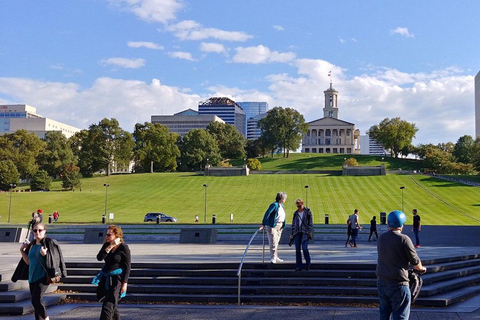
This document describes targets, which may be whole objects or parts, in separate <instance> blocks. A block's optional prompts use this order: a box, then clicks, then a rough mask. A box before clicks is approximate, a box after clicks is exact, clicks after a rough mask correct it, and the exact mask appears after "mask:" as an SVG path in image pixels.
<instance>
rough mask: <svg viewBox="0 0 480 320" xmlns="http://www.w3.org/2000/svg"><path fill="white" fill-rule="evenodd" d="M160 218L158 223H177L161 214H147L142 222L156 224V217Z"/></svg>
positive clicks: (175, 219)
mask: <svg viewBox="0 0 480 320" xmlns="http://www.w3.org/2000/svg"><path fill="white" fill-rule="evenodd" d="M158 216H160V222H177V221H178V220H177V218H174V217H170V216H167V215H166V214H165V213H161V212H149V213H147V214H146V215H145V218H143V222H156V221H157V217H158Z"/></svg>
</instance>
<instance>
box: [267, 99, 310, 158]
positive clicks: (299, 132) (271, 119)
mask: <svg viewBox="0 0 480 320" xmlns="http://www.w3.org/2000/svg"><path fill="white" fill-rule="evenodd" d="M258 125H259V127H260V128H261V129H262V136H261V137H262V140H263V142H264V143H265V145H266V146H269V148H270V149H271V151H272V156H273V152H274V151H275V150H276V149H277V148H278V147H280V148H281V149H282V151H283V156H284V157H288V156H289V154H290V150H296V149H298V148H299V147H300V142H301V141H302V137H303V135H304V134H305V133H306V132H307V131H308V124H306V123H305V119H304V118H303V115H301V114H300V113H299V112H298V111H296V110H295V109H292V108H282V107H275V108H273V109H272V110H269V111H268V113H267V116H266V117H265V118H263V119H260V120H259V121H258Z"/></svg>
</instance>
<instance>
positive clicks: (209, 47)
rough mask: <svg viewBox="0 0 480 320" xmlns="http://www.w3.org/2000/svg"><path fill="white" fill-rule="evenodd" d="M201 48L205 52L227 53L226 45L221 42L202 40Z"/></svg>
mask: <svg viewBox="0 0 480 320" xmlns="http://www.w3.org/2000/svg"><path fill="white" fill-rule="evenodd" d="M200 50H201V51H203V52H215V53H226V52H227V50H226V49H225V46H224V45H223V44H221V43H213V42H209V43H207V42H202V44H201V45H200Z"/></svg>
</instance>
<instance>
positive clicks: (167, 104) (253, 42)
mask: <svg viewBox="0 0 480 320" xmlns="http://www.w3.org/2000/svg"><path fill="white" fill-rule="evenodd" d="M479 16H480V1H476V0H466V1H461V2H454V1H444V0H435V1H433V0H432V1H408V0H407V1H380V0H378V1H373V0H372V1H354V0H351V1H342V0H339V1H323V0H316V1H315V0H309V1H307V0H298V1H287V0H275V1H274V0H262V1H258V0H255V1H252V0H242V1H225V0H204V1H198V0H197V1H193V0H68V1H65V0H61V1H59V0H51V1H36V2H31V1H2V3H1V4H0V104H11V103H26V104H29V105H32V106H35V107H37V111H38V113H39V114H41V115H43V116H45V117H49V118H52V119H55V120H58V121H62V122H65V123H68V124H71V125H74V126H77V127H79V128H87V127H88V126H89V125H90V124H92V123H97V122H98V121H100V120H101V119H102V118H104V117H107V118H116V119H118V120H119V121H120V125H121V126H122V127H123V128H124V129H125V130H128V131H133V128H134V125H135V123H137V122H141V123H143V122H146V121H150V116H151V115H157V114H173V113H175V112H178V111H181V110H184V109H187V108H193V109H196V108H197V106H198V102H199V101H202V100H205V99H208V98H209V97H212V96H228V97H230V98H232V99H234V100H236V101H267V102H268V103H269V105H270V107H274V106H283V107H292V108H295V109H297V110H298V111H299V112H301V113H302V114H303V115H304V117H305V119H306V120H307V121H312V120H315V119H318V118H321V117H322V116H323V113H322V108H323V103H324V96H323V91H324V90H325V89H327V88H328V86H329V81H330V78H329V77H328V72H329V71H332V80H333V87H334V88H335V89H337V90H338V91H339V102H338V103H339V114H340V119H342V120H345V121H349V122H353V123H355V124H356V126H357V128H359V129H360V130H361V132H362V134H363V133H364V132H365V131H366V130H368V128H370V126H372V125H374V124H378V123H379V122H380V121H381V120H383V119H384V118H387V117H388V118H392V117H401V118H402V119H404V120H407V121H409V122H413V123H415V124H416V126H417V127H418V129H419V131H418V133H417V136H416V139H415V140H414V144H419V143H435V144H436V143H441V142H449V141H451V142H456V141H457V139H458V138H459V137H460V136H463V135H465V134H468V135H472V136H473V135H474V86H473V77H474V76H475V75H476V73H477V72H478V71H479V70H480V61H479V60H480V59H479V57H480V41H479V39H480V19H479V18H478V17H479Z"/></svg>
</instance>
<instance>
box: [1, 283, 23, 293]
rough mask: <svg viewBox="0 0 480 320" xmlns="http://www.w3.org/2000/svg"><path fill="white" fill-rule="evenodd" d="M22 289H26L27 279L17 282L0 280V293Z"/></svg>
mask: <svg viewBox="0 0 480 320" xmlns="http://www.w3.org/2000/svg"><path fill="white" fill-rule="evenodd" d="M22 289H28V283H27V281H17V282H12V281H3V282H0V293H1V292H7V291H12V290H22Z"/></svg>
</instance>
